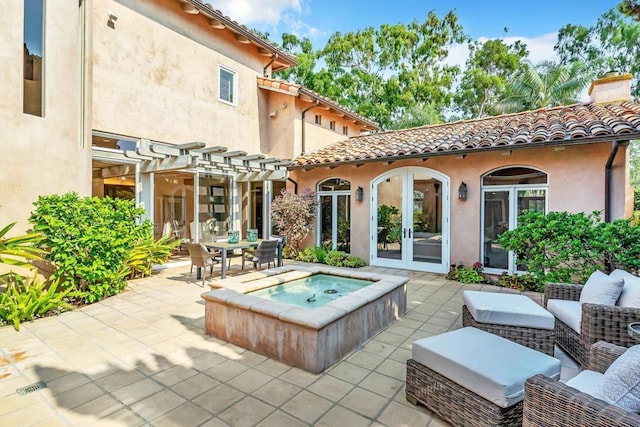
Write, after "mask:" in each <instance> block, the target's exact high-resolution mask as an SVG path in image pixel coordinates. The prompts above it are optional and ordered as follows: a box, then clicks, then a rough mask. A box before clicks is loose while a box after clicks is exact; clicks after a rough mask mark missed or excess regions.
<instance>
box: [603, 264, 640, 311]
mask: <svg viewBox="0 0 640 427" xmlns="http://www.w3.org/2000/svg"><path fill="white" fill-rule="evenodd" d="M609 277H614V278H619V279H624V287H623V288H622V293H621V294H620V298H618V302H616V305H618V306H620V307H633V308H640V277H638V276H634V275H633V274H631V273H629V272H628V271H624V270H619V269H618V270H614V271H613V272H612V273H611V274H609Z"/></svg>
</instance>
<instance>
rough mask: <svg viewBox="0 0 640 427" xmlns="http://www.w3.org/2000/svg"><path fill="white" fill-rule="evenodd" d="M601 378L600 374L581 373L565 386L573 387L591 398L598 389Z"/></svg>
mask: <svg viewBox="0 0 640 427" xmlns="http://www.w3.org/2000/svg"><path fill="white" fill-rule="evenodd" d="M602 377H603V375H602V374H601V373H600V372H596V371H582V372H580V373H579V374H578V375H576V376H575V377H573V378H571V379H570V380H569V381H567V382H566V384H567V385H568V386H569V387H573V388H575V389H576V390H578V391H581V392H583V393H587V394H589V395H591V396H593V393H594V392H595V391H596V388H598V385H599V384H600V380H602Z"/></svg>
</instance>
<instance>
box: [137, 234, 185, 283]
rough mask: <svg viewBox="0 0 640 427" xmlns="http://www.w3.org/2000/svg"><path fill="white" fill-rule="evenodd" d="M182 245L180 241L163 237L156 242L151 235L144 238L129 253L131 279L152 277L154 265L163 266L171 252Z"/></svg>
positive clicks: (170, 237)
mask: <svg viewBox="0 0 640 427" xmlns="http://www.w3.org/2000/svg"><path fill="white" fill-rule="evenodd" d="M179 245H180V240H179V239H174V238H173V237H172V236H162V237H160V238H159V239H158V240H154V238H153V235H152V234H151V233H149V234H147V235H146V236H144V237H142V238H141V239H140V240H139V241H138V242H137V243H136V246H135V247H134V248H133V249H132V250H131V252H129V256H128V258H127V268H128V275H129V278H130V279H133V278H136V277H146V276H150V275H151V265H152V264H163V263H165V262H166V261H167V259H169V257H170V256H171V251H172V250H173V249H175V248H176V247H177V246H179Z"/></svg>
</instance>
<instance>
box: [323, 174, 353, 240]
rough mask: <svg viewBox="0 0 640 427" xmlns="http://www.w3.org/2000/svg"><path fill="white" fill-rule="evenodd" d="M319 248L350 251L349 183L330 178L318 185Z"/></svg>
mask: <svg viewBox="0 0 640 427" xmlns="http://www.w3.org/2000/svg"><path fill="white" fill-rule="evenodd" d="M317 230H318V234H317V244H318V245H319V246H323V247H328V248H330V249H337V250H340V251H345V252H349V251H350V250H351V183H350V182H349V181H347V180H345V179H341V178H330V179H326V180H324V181H322V182H321V183H320V184H318V227H317Z"/></svg>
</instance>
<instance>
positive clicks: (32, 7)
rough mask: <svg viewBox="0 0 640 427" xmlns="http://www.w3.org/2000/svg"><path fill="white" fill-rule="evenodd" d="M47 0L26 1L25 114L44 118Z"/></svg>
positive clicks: (24, 48)
mask: <svg viewBox="0 0 640 427" xmlns="http://www.w3.org/2000/svg"><path fill="white" fill-rule="evenodd" d="M44 13H45V0H24V28H23V34H24V38H23V43H24V44H23V55H24V58H23V67H24V69H23V76H24V82H23V109H22V110H23V112H24V113H26V114H32V115H34V116H40V117H43V116H44V111H43V108H42V106H43V105H44V48H45V46H44V32H45V28H44V22H45V20H44Z"/></svg>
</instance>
